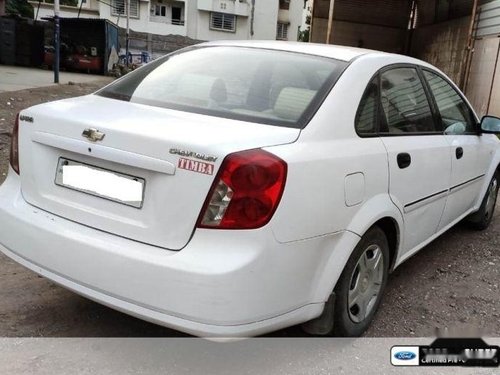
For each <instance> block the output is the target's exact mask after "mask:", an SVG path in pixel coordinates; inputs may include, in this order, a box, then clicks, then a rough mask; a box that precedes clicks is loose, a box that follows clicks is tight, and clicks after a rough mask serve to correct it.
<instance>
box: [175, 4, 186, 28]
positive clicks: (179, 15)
mask: <svg viewBox="0 0 500 375" xmlns="http://www.w3.org/2000/svg"><path fill="white" fill-rule="evenodd" d="M172 25H181V26H184V21H183V20H182V8H180V7H176V6H173V7H172Z"/></svg>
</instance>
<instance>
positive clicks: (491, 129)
mask: <svg viewBox="0 0 500 375" xmlns="http://www.w3.org/2000/svg"><path fill="white" fill-rule="evenodd" d="M481 132H482V133H486V134H500V118H498V117H495V116H484V117H483V118H482V119H481Z"/></svg>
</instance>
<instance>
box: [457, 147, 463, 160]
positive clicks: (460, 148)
mask: <svg viewBox="0 0 500 375" xmlns="http://www.w3.org/2000/svg"><path fill="white" fill-rule="evenodd" d="M455 156H456V157H457V159H462V156H464V149H463V148H462V147H457V149H456V150H455Z"/></svg>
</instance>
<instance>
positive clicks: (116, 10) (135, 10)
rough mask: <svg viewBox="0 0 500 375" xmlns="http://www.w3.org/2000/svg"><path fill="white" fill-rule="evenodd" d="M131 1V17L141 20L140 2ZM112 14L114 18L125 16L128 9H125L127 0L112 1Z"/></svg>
mask: <svg viewBox="0 0 500 375" xmlns="http://www.w3.org/2000/svg"><path fill="white" fill-rule="evenodd" d="M129 1H130V17H136V18H139V0H129ZM111 14H112V15H114V16H125V15H126V14H127V9H126V8H125V0H112V1H111Z"/></svg>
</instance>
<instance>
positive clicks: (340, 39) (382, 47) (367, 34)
mask: <svg viewBox="0 0 500 375" xmlns="http://www.w3.org/2000/svg"><path fill="white" fill-rule="evenodd" d="M325 33H326V30H325ZM406 36H407V31H406V30H400V29H396V28H391V27H385V26H378V25H367V24H358V23H351V22H344V21H335V23H334V26H333V30H332V40H333V44H339V45H343V46H354V47H362V48H369V49H375V50H379V51H385V52H392V53H404V52H405V51H404V47H405V44H406Z"/></svg>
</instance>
